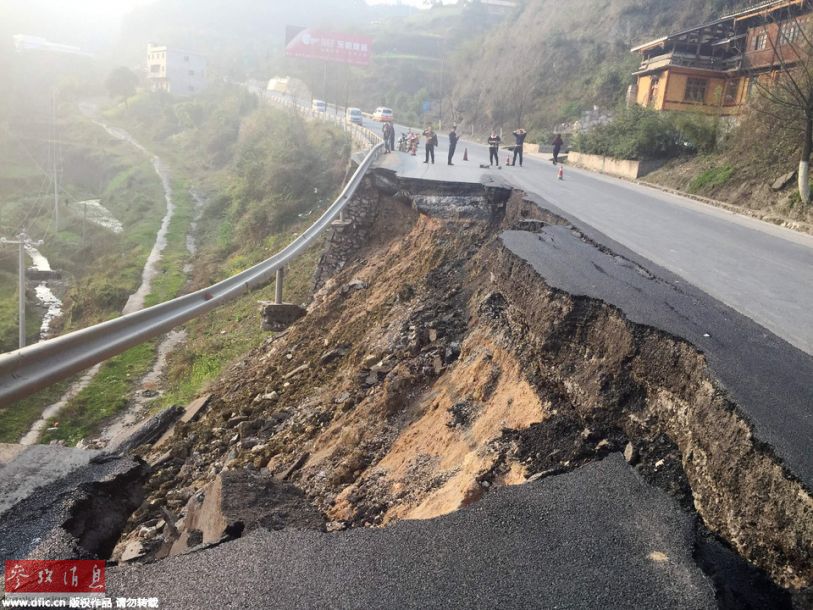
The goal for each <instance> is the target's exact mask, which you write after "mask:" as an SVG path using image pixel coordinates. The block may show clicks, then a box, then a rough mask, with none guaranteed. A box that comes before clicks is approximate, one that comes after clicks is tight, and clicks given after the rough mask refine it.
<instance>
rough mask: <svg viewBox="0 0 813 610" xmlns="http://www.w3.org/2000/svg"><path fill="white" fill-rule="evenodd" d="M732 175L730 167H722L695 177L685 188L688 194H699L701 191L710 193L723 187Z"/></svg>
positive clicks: (732, 169)
mask: <svg viewBox="0 0 813 610" xmlns="http://www.w3.org/2000/svg"><path fill="white" fill-rule="evenodd" d="M733 174H734V168H733V167H732V166H731V165H723V166H720V167H714V168H712V169H709V170H706V171H705V172H703V173H702V174H700V175H698V176H695V177H694V178H693V179H692V181H691V182H689V186H688V187H687V189H688V191H689V192H690V193H699V192H701V191H711V190H713V189H715V188H718V187H720V186H723V185H724V184H725V183H726V182H728V181H729V180H730V179H731V176H732V175H733Z"/></svg>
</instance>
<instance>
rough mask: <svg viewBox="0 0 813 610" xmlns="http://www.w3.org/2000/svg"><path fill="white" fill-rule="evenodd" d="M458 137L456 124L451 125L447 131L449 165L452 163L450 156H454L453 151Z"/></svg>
mask: <svg viewBox="0 0 813 610" xmlns="http://www.w3.org/2000/svg"><path fill="white" fill-rule="evenodd" d="M459 139H460V136H458V135H457V125H452V130H451V131H450V132H449V165H454V163H452V158H453V157H454V151H455V150H456V149H457V141H458V140H459Z"/></svg>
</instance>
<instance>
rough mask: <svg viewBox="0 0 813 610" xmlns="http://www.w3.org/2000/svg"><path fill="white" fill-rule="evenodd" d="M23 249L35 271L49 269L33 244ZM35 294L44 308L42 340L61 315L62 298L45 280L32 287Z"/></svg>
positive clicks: (46, 337) (46, 262)
mask: <svg viewBox="0 0 813 610" xmlns="http://www.w3.org/2000/svg"><path fill="white" fill-rule="evenodd" d="M25 251H26V253H27V254H28V256H30V257H31V260H32V261H33V263H34V264H33V267H34V269H36V270H37V271H51V264H50V263H49V262H48V259H47V258H45V257H44V256H43V255H42V254H41V253H40V251H39V250H37V249H36V248H35V247H34V246H32V245H30V244H27V245H26V246H25ZM34 290H35V292H36V295H37V300H38V301H39V302H40V304H41V305H42V306H43V307H44V308H45V314H44V315H43V316H42V324H40V335H39V340H40V341H44V340H45V339H48V338H49V337H50V332H51V323H52V322H53V321H54V320H55V319H56V318H58V317H59V316H61V315H62V300H61V299H60V298H59V297H58V296H56V295H55V294H54V292H53V291H52V290H51V288H50V286H48V283H47V282H46V281H41V282H40V283H39V284H37V287H36V288H35V289H34Z"/></svg>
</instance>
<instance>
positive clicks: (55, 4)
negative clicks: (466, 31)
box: [0, 0, 424, 23]
mask: <svg viewBox="0 0 813 610" xmlns="http://www.w3.org/2000/svg"><path fill="white" fill-rule="evenodd" d="M269 1H276V2H278V1H283V2H294V1H295V0H269ZM396 1H397V0H367V3H368V4H395V3H396ZM401 1H402V3H403V4H411V5H413V6H423V5H424V0H401ZM154 2H160V0H40V2H38V4H43V5H44V6H46V7H48V8H49V9H52V10H53V11H54V12H57V13H60V12H65V11H66V10H70V12H71V13H73V14H74V15H75V16H77V17H78V16H82V17H86V18H87V19H88V20H91V21H98V22H100V23H109V22H110V20H111V19H119V18H121V17H122V16H124V15H125V14H127V13H128V12H129V11H131V10H132V9H134V8H136V7H138V6H142V5H144V4H152V3H154ZM30 4H31V2H30V1H29V0H0V5H5V6H6V7H9V6H10V7H11V9H12V11H13V10H14V7H15V5H16V6H27V5H28V6H30Z"/></svg>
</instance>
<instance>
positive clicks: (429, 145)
mask: <svg viewBox="0 0 813 610" xmlns="http://www.w3.org/2000/svg"><path fill="white" fill-rule="evenodd" d="M382 132H383V136H384V150H385V152H387V153H389V152H392V151H394V150H395V128H394V127H393V125H392V123H389V122H387V123H384V126H383V127H382ZM421 135H423V137H424V138H425V144H424V148H425V152H426V157H425V159H424V163H430V162H431V163H432V164H433V165H434V163H435V148H437V146H438V136H437V134H436V133H435V130H434V129H433V128H432V126H431V125H429V126H427V128H426V129H425V130H424V131H423V134H421ZM512 135H513V136H514V146H513V147H512V150H513V153H514V157H513V160H511V159H510V158H509V160H508V161H507V164H508V165H513V166H516V164H517V159H519V166H520V167H522V162H523V152H524V149H525V138H526V137H527V135H528V132H527V131H526V130H525V129H523V128H522V127H520V128H518V129H516V130H514V131H513V132H512ZM402 139H403V138H402ZM419 140H420V136H419V135H418V134H417V133H415V132H414V131H412V129H410V130H409V133H408V134H406V141H407V145H408V149H409V153H410V154H411V155H412V156H413V157H414V156H415V155H416V154H417V149H418V141H419ZM459 140H460V136H458V134H457V125H452V130H451V131H450V132H449V155H448V159H447V163H448V165H454V162H453V159H454V155H455V152H456V151H457V143H458V141H459ZM501 144H502V137H500V136H499V135H498V134H497V131H496V130H492V131H491V135H490V136H489V137H488V162H489V165H490V166H493V165H495V164H496V165H497V167H499V166H500V145H501ZM552 145H553V164H554V165H557V164H558V163H559V153H561V151H562V146H564V141H563V140H562V136H561V135H560V134H558V133H557V134H555V137H554V139H553V142H552Z"/></svg>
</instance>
